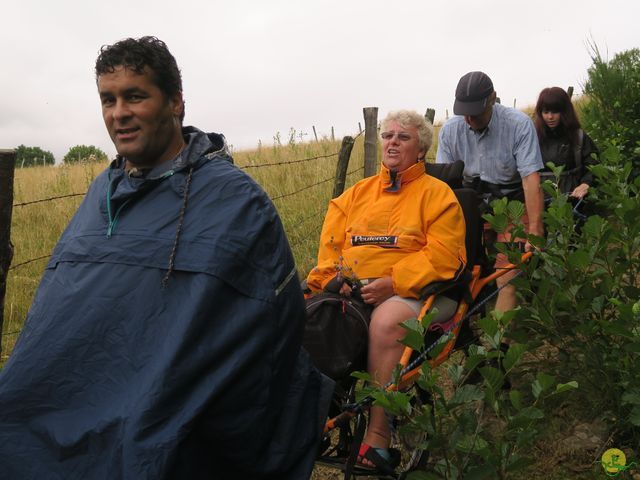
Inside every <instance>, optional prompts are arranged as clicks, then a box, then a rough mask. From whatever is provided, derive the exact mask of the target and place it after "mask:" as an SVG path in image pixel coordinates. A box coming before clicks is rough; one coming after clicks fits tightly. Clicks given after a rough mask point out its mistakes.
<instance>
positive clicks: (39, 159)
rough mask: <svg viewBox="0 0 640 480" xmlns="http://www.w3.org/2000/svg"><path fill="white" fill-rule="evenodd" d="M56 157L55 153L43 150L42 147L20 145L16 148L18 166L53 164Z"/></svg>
mask: <svg viewBox="0 0 640 480" xmlns="http://www.w3.org/2000/svg"><path fill="white" fill-rule="evenodd" d="M54 163H56V159H55V158H54V156H53V153H51V152H49V151H48V150H43V149H41V148H40V147H27V146H25V145H20V146H19V147H17V148H16V166H17V167H38V166H39V167H43V166H45V165H53V164H54Z"/></svg>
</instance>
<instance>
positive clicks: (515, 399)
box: [509, 390, 522, 410]
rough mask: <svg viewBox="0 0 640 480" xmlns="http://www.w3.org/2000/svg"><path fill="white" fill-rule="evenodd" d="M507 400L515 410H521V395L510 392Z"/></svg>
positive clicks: (515, 391) (516, 391) (517, 392)
mask: <svg viewBox="0 0 640 480" xmlns="http://www.w3.org/2000/svg"><path fill="white" fill-rule="evenodd" d="M509 399H510V400H511V405H513V407H514V408H515V409H516V410H522V393H520V392H519V391H518V390H511V391H510V392H509Z"/></svg>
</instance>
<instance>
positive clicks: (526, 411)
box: [518, 407, 544, 420]
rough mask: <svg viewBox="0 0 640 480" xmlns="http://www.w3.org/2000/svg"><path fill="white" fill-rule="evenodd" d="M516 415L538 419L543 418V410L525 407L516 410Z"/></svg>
mask: <svg viewBox="0 0 640 480" xmlns="http://www.w3.org/2000/svg"><path fill="white" fill-rule="evenodd" d="M518 416H519V417H523V418H527V419H530V420H539V419H541V418H544V412H543V411H542V410H540V409H539V408H536V407H525V408H523V409H522V410H520V412H518Z"/></svg>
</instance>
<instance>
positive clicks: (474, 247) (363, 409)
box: [317, 162, 531, 480]
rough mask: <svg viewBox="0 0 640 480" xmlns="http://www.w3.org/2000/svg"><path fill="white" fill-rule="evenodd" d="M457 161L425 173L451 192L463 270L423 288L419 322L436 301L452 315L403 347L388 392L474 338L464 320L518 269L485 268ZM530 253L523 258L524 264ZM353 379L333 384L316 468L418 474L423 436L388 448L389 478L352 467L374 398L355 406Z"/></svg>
mask: <svg viewBox="0 0 640 480" xmlns="http://www.w3.org/2000/svg"><path fill="white" fill-rule="evenodd" d="M463 168H464V165H463V164H462V162H457V163H454V164H446V165H441V164H427V165H426V170H427V173H428V174H430V175H432V176H434V177H436V178H439V179H441V180H443V181H445V182H447V183H448V184H449V186H451V187H452V189H453V191H454V193H455V194H456V197H457V198H458V201H459V202H460V205H461V207H462V210H463V213H464V217H465V222H466V227H467V231H466V249H467V262H468V265H467V270H466V272H465V274H464V275H463V276H461V278H459V279H458V280H457V281H455V282H439V283H438V284H432V285H429V286H428V288H427V289H425V291H424V294H423V298H424V299H425V302H424V304H423V307H422V311H421V312H420V315H419V317H418V318H422V317H423V316H424V315H425V314H426V313H427V312H428V311H429V310H430V309H431V308H432V306H433V305H434V301H435V302H436V303H437V299H438V298H441V296H443V295H444V296H446V297H447V298H448V299H454V300H455V302H457V307H456V306H455V305H456V304H455V303H454V308H453V310H452V311H453V312H454V313H453V314H452V316H451V317H450V318H448V319H447V320H445V321H440V322H437V323H432V324H431V325H430V326H429V328H428V331H427V333H426V336H425V343H424V344H425V346H426V347H425V350H424V351H422V352H415V351H414V350H413V349H411V348H410V347H405V349H404V351H403V354H402V357H401V360H400V366H401V373H400V377H399V378H400V381H399V382H398V384H393V383H390V384H388V385H386V386H385V387H384V388H386V389H387V390H396V389H400V390H403V391H406V390H409V389H410V388H415V386H414V381H415V380H416V379H417V378H418V377H419V375H420V372H421V366H422V365H423V363H424V362H425V361H427V362H429V364H430V365H431V367H436V366H438V365H440V364H442V363H443V362H445V361H446V360H447V359H448V358H449V356H450V355H451V354H452V352H453V351H455V350H457V349H461V348H464V347H465V346H467V345H469V344H470V343H473V342H474V341H475V340H476V338H475V336H474V334H473V332H472V330H471V327H470V326H469V317H470V316H471V315H472V314H473V313H476V312H477V311H478V310H480V309H483V308H484V303H485V302H486V301H487V300H488V298H490V297H491V296H492V295H491V294H492V293H495V286H494V281H495V279H496V278H498V277H500V276H502V275H504V274H505V273H506V272H508V271H509V270H511V269H515V268H517V266H516V265H514V264H510V265H507V266H506V267H504V268H501V269H500V270H497V271H494V270H493V267H492V266H489V262H488V258H487V254H486V249H485V246H484V244H483V221H482V218H481V213H480V209H479V207H478V203H479V200H478V194H477V193H476V191H475V190H473V189H470V188H462V182H461V179H462V170H463ZM530 255H531V254H530V253H525V254H523V256H522V261H523V262H524V261H526V260H527V259H528V258H529V256H530ZM436 346H437V347H438V350H439V351H438V352H437V353H435V354H434V355H432V356H430V355H429V353H430V351H431V350H434V347H436ZM356 383H357V381H356V379H355V378H353V379H350V380H349V381H347V382H344V381H342V382H338V383H337V385H336V390H335V393H334V398H333V401H332V406H331V408H330V411H329V416H330V418H329V419H328V420H327V422H326V424H325V428H324V437H323V442H322V445H321V450H320V452H319V456H318V458H317V463H318V464H321V465H326V466H330V467H333V468H337V469H340V470H341V471H342V472H343V473H344V479H345V480H351V479H353V478H356V477H377V478H380V479H397V480H400V479H403V478H406V476H407V475H408V474H409V472H411V471H414V470H422V469H424V467H425V466H426V463H427V461H428V457H429V453H428V452H426V451H423V450H422V449H421V448H420V443H421V442H422V441H423V440H424V434H420V435H418V436H415V435H414V436H411V435H405V436H397V435H394V436H395V437H399V438H396V439H394V441H393V442H392V447H393V448H396V449H397V450H399V451H400V454H401V460H400V464H399V465H398V466H397V467H396V469H395V471H394V472H393V473H391V472H382V471H379V470H373V469H371V468H366V467H361V466H359V465H358V464H357V463H356V460H357V456H358V451H359V447H360V444H361V442H362V439H363V436H364V432H365V430H366V424H367V411H368V407H370V406H371V405H372V404H373V401H374V400H373V398H372V397H370V396H367V397H365V398H363V399H361V400H359V401H357V402H356V401H355V389H356ZM416 390H417V391H416V395H415V397H414V400H416V401H423V402H424V401H428V399H426V398H425V395H426V394H425V393H424V392H422V391H419V390H418V389H416Z"/></svg>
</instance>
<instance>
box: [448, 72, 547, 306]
mask: <svg viewBox="0 0 640 480" xmlns="http://www.w3.org/2000/svg"><path fill="white" fill-rule="evenodd" d="M453 112H454V113H455V114H456V116H455V117H453V118H450V119H449V120H447V122H446V123H445V124H444V125H443V126H442V128H441V129H440V134H439V137H438V152H437V154H436V162H437V163H451V162H454V161H456V160H462V161H463V162H464V164H465V167H464V184H465V186H470V187H472V188H474V189H475V190H476V191H478V192H479V193H480V194H481V195H482V196H483V197H484V198H487V199H489V200H492V199H495V198H502V197H505V196H506V197H508V198H509V199H511V200H520V201H524V203H525V207H526V209H525V215H524V216H523V218H522V221H523V223H524V225H525V228H526V229H527V231H528V233H530V234H534V235H539V236H542V235H543V233H544V229H543V225H542V210H543V197H542V192H541V190H540V175H539V173H538V171H539V170H541V169H542V168H543V163H542V156H541V154H540V146H539V144H538V137H537V136H536V131H535V128H534V126H533V122H532V121H531V119H530V118H529V117H528V116H527V115H526V114H524V113H523V112H521V111H519V110H516V109H514V108H508V107H504V106H502V105H500V104H499V103H496V92H495V90H494V89H493V82H492V81H491V79H490V78H489V76H488V75H487V74H485V73H483V72H469V73H467V74H466V75H464V76H463V77H462V78H461V79H460V81H459V82H458V86H457V88H456V100H455V103H454V105H453ZM496 240H497V241H499V242H502V241H508V240H509V234H508V233H506V234H504V235H498V236H497V238H496ZM525 248H527V249H529V248H530V246H529V245H528V244H527V245H526V246H525ZM506 263H508V262H507V259H506V257H505V256H504V255H503V254H498V257H497V259H496V267H500V266H503V265H504V264H506ZM514 275H515V271H514V272H509V273H508V274H506V275H503V276H502V277H500V278H499V279H498V287H501V286H503V285H505V284H506V283H507V282H509V280H510V279H511V278H513V276H514ZM515 306H516V292H515V287H514V286H513V285H511V284H508V285H506V286H505V287H504V288H503V289H502V290H500V293H499V294H498V299H497V301H496V309H497V310H500V311H507V310H511V309H513V308H514V307H515Z"/></svg>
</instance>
